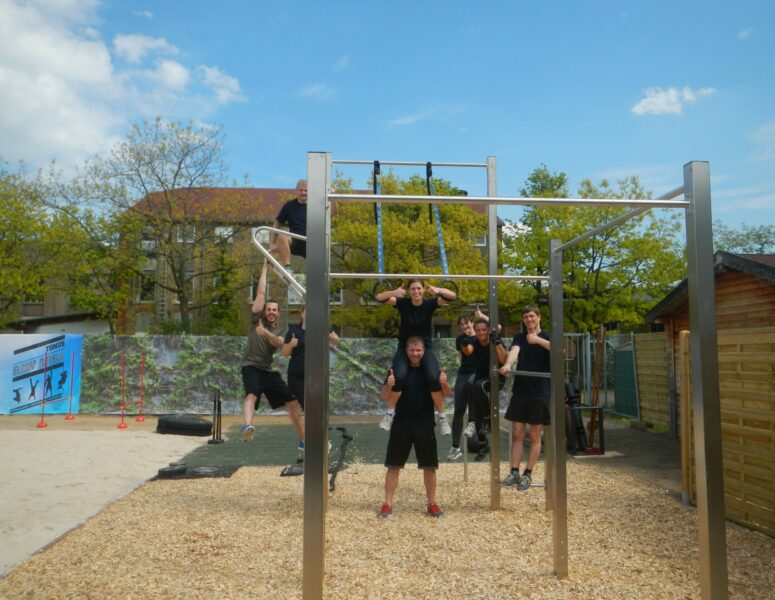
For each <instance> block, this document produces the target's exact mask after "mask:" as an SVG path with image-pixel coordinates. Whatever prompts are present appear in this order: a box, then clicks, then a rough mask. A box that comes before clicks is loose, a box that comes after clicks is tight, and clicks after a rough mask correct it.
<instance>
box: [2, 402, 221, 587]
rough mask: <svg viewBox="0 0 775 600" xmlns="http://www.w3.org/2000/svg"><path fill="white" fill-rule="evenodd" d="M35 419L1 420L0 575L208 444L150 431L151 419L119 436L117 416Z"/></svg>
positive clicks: (130, 422) (131, 425)
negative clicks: (43, 424) (43, 421)
mask: <svg viewBox="0 0 775 600" xmlns="http://www.w3.org/2000/svg"><path fill="white" fill-rule="evenodd" d="M38 421H40V418H39V417H38V416H34V417H33V416H27V415H24V416H21V415H20V416H13V417H6V416H3V417H0V456H2V463H0V507H1V508H0V539H1V540H2V544H0V576H2V575H5V574H6V573H8V572H9V571H10V570H11V569H12V568H13V567H14V566H15V565H16V564H18V563H19V562H21V561H22V560H24V559H26V558H28V557H30V556H31V555H32V554H33V553H35V552H36V551H37V550H39V549H41V548H43V547H45V546H47V545H48V544H50V543H52V542H54V541H55V540H57V539H58V538H59V537H61V536H62V535H63V534H65V533H67V532H68V531H70V530H71V529H73V528H76V527H78V526H79V525H81V524H83V523H84V522H85V521H86V520H88V519H89V518H91V517H93V516H94V515H96V514H98V513H100V512H101V511H102V510H103V509H104V508H105V507H106V506H108V505H109V504H111V503H112V502H114V501H115V500H117V499H118V498H121V497H123V496H126V495H127V494H128V493H130V492H131V491H132V490H134V489H135V488H137V487H139V486H140V485H142V484H143V483H145V482H146V481H148V480H149V479H150V478H152V477H154V476H155V475H156V473H157V471H158V469H159V468H161V467H165V466H167V465H168V464H169V463H170V462H173V461H175V460H178V459H180V458H181V457H182V456H184V455H186V454H187V453H188V452H190V451H191V450H193V449H194V448H196V447H198V446H199V445H201V444H204V443H206V442H207V439H208V438H201V437H189V436H179V435H160V434H157V433H154V430H155V429H156V419H155V418H152V417H148V418H147V419H146V421H145V423H135V422H134V420H133V419H132V420H127V421H126V422H127V424H128V427H127V429H124V430H119V429H117V428H116V425H117V424H118V423H119V419H118V418H115V417H94V416H76V418H75V420H74V421H72V422H67V421H65V420H64V416H63V415H51V416H49V417H47V418H46V422H47V423H48V427H46V428H45V429H38V428H37V427H36V426H35V424H36V423H37V422H38ZM95 428H98V429H101V430H98V431H95V430H94V429H95Z"/></svg>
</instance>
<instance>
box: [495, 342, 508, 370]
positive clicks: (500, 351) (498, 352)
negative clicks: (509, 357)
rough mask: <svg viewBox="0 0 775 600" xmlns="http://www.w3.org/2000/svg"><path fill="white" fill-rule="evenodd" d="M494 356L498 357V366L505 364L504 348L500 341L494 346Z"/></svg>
mask: <svg viewBox="0 0 775 600" xmlns="http://www.w3.org/2000/svg"><path fill="white" fill-rule="evenodd" d="M495 354H496V355H497V356H498V364H499V365H503V364H505V363H506V347H505V346H504V345H503V342H502V341H500V342H498V343H496V344H495Z"/></svg>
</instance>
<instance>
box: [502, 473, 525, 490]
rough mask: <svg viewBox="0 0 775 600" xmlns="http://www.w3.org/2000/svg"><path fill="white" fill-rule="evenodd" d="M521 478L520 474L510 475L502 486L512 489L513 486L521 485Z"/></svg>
mask: <svg viewBox="0 0 775 600" xmlns="http://www.w3.org/2000/svg"><path fill="white" fill-rule="evenodd" d="M520 479H521V477H520V476H519V473H509V475H508V477H506V479H504V480H503V481H501V485H502V486H503V487H510V486H513V485H517V484H518V483H519V480H520Z"/></svg>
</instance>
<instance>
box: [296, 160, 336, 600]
mask: <svg viewBox="0 0 775 600" xmlns="http://www.w3.org/2000/svg"><path fill="white" fill-rule="evenodd" d="M330 174H331V155H330V154H327V153H324V152H309V153H308V154H307V185H308V188H309V189H308V194H307V246H308V249H309V252H308V253H307V321H306V322H307V337H306V352H305V357H304V371H305V378H304V393H305V396H306V402H305V406H304V413H305V418H304V421H305V426H306V431H305V438H306V441H305V452H304V551H303V559H304V562H303V586H302V587H303V598H304V600H320V599H322V598H323V574H324V572H325V555H326V545H325V521H326V503H327V499H328V486H327V485H326V477H327V474H328V353H329V350H328V332H329V329H330V326H329V314H328V297H329V294H328V291H329V290H328V288H329V281H328V274H329V272H330V268H329V267H330V264H329V243H330V237H329V232H330V221H329V206H328V186H329V178H330Z"/></svg>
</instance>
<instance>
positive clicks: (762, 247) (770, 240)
mask: <svg viewBox="0 0 775 600" xmlns="http://www.w3.org/2000/svg"><path fill="white" fill-rule="evenodd" d="M713 246H714V249H715V250H724V251H726V252H733V253H736V254H767V253H769V252H773V251H775V225H746V224H745V223H743V224H742V225H741V226H740V228H739V229H734V228H732V227H728V226H727V225H724V223H722V222H721V221H714V222H713Z"/></svg>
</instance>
